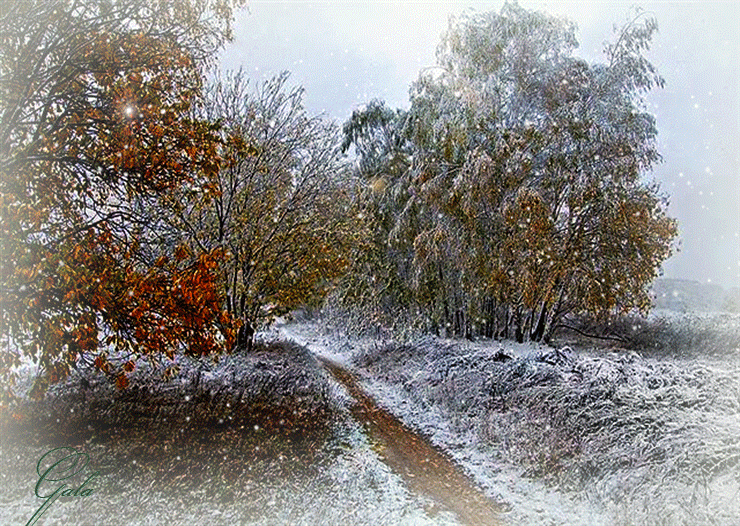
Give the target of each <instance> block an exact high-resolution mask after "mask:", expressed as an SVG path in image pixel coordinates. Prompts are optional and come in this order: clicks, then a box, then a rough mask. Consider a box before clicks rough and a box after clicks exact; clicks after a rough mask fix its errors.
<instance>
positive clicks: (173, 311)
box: [0, 0, 239, 394]
mask: <svg viewBox="0 0 740 526" xmlns="http://www.w3.org/2000/svg"><path fill="white" fill-rule="evenodd" d="M235 3H239V2H226V1H220V0H219V1H214V2H201V1H189V0H180V1H176V2H171V1H167V2H164V1H147V2H139V1H138V0H120V1H111V2H97V1H84V0H83V1H74V0H69V1H62V0H59V1H26V0H22V1H17V0H9V1H8V0H5V1H3V2H2V7H1V8H0V11H1V12H2V16H0V35H1V37H0V170H1V175H2V178H1V179H0V224H1V225H2V226H1V227H0V251H1V252H2V262H0V294H1V295H0V309H1V310H0V334H2V351H0V352H2V371H3V372H4V373H7V372H8V371H9V368H10V367H12V366H14V365H17V364H18V363H20V359H21V356H23V355H25V356H28V357H30V358H32V359H34V360H35V361H37V362H38V363H39V365H40V366H41V368H42V370H43V371H44V374H43V375H42V376H40V377H39V380H38V382H37V385H36V388H35V391H36V392H37V393H38V394H41V393H43V391H44V389H45V387H46V385H48V383H49V382H55V381H58V380H59V379H61V378H63V377H65V376H66V375H67V374H68V372H69V370H70V368H71V367H77V366H79V365H81V364H84V363H91V364H93V365H94V366H96V367H98V368H100V369H101V370H103V371H105V372H107V373H108V374H110V375H111V376H112V377H117V378H118V380H117V383H118V385H119V386H120V387H124V386H125V385H126V378H125V373H126V372H129V371H130V367H131V365H130V363H131V362H130V360H129V359H126V360H123V362H122V364H112V363H111V362H109V361H108V359H107V353H108V352H111V351H124V352H127V353H129V354H130V355H131V356H132V357H133V356H137V355H141V354H151V353H164V354H166V355H169V356H171V355H172V354H173V353H175V352H178V351H187V352H191V353H198V354H201V353H210V352H214V351H217V350H220V349H222V348H223V347H224V345H228V342H230V341H231V340H233V337H234V330H235V328H234V326H233V324H231V323H230V320H229V319H228V316H227V315H225V314H224V313H223V312H222V302H221V297H220V291H219V288H218V285H217V281H216V279H215V274H216V269H217V267H218V263H219V261H220V259H221V258H222V257H223V253H222V252H220V251H218V250H215V251H211V252H208V253H204V254H198V255H195V254H192V253H191V252H188V251H187V250H184V251H183V250H180V251H174V247H172V250H169V251H163V250H162V249H161V246H160V245H157V244H156V243H153V242H152V241H153V240H154V239H156V237H157V234H156V233H155V232H152V230H151V228H150V225H149V223H148V221H147V219H146V214H145V213H144V212H145V211H146V210H150V209H152V208H156V207H158V206H165V205H166V202H167V195H168V194H169V193H170V192H172V191H174V190H175V189H177V188H178V187H179V186H180V185H182V184H198V185H200V187H201V188H202V190H203V191H204V192H209V191H212V186H211V185H210V184H209V181H210V180H211V178H212V176H213V175H214V174H215V173H216V172H217V171H218V169H219V165H220V159H219V156H218V155H217V153H218V152H217V143H218V138H217V136H216V135H215V134H214V126H213V124H212V123H208V122H204V121H198V120H196V119H192V118H190V117H189V109H190V107H191V106H192V104H193V101H194V100H195V98H196V97H197V96H198V95H199V93H200V88H201V79H202V75H203V71H204V69H203V68H204V67H206V66H207V63H208V60H209V57H210V56H212V54H213V52H214V51H215V50H217V49H218V48H219V46H220V45H221V44H222V43H223V42H224V41H225V39H227V38H228V37H229V31H230V28H229V23H230V19H231V9H232V6H233V4H235ZM119 356H120V354H119ZM126 364H129V365H126ZM4 385H5V386H6V387H7V386H8V385H9V384H8V383H7V382H6V383H5V384H4Z"/></svg>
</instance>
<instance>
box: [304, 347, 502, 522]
mask: <svg viewBox="0 0 740 526" xmlns="http://www.w3.org/2000/svg"><path fill="white" fill-rule="evenodd" d="M318 359H319V361H320V362H321V363H322V364H323V365H324V366H325V367H326V368H327V370H328V371H329V372H330V373H331V374H332V376H334V378H336V379H337V381H339V382H340V383H341V384H342V385H344V386H345V387H346V388H347V390H348V391H349V393H350V394H351V395H352V397H353V398H354V400H355V402H356V403H355V404H353V406H352V414H353V416H354V417H355V418H356V419H357V420H358V421H360V422H361V423H362V425H363V426H364V427H365V429H366V431H367V433H368V435H369V438H370V440H371V441H373V442H374V443H375V445H376V446H377V447H378V449H379V453H380V455H381V457H382V459H383V461H384V462H385V463H386V464H387V465H388V466H389V467H390V468H391V469H392V470H393V471H395V472H396V473H397V474H398V475H400V476H401V477H402V478H403V479H404V481H405V482H406V484H407V486H408V488H409V489H410V490H411V491H414V492H417V493H420V494H423V495H426V496H428V497H431V498H432V499H433V500H434V501H435V503H436V504H437V505H438V506H439V508H440V510H448V511H451V512H453V513H455V515H457V517H458V519H459V520H460V521H461V522H462V523H464V524H469V525H476V526H483V525H489V526H493V525H499V524H501V521H500V520H499V519H498V509H497V507H496V505H495V503H493V502H492V501H491V500H490V499H489V498H487V497H486V496H485V495H484V494H483V493H482V491H481V490H480V489H479V488H478V487H476V486H475V485H474V484H473V483H472V482H471V481H470V479H469V478H468V477H467V476H466V475H465V474H464V473H463V472H462V471H461V470H460V468H458V467H457V465H455V464H454V463H453V462H452V460H451V459H450V458H449V457H447V456H446V455H444V454H443V453H441V452H440V451H438V450H437V449H436V448H434V447H433V446H432V445H431V444H430V443H429V442H428V441H427V440H426V439H425V438H424V437H422V436H420V435H419V434H417V433H415V432H414V431H412V430H410V429H409V428H408V427H406V426H405V425H403V424H402V423H401V422H399V421H398V419H396V418H395V417H394V416H393V415H391V414H390V413H389V412H387V411H385V410H384V409H382V408H380V407H378V405H377V404H376V403H375V402H374V401H373V399H372V398H370V397H369V396H368V395H367V394H365V392H364V391H363V390H362V388H361V387H360V386H359V384H358V383H357V381H356V379H355V377H354V376H353V375H352V373H350V372H349V371H347V370H346V369H344V368H343V367H341V366H340V365H338V364H337V363H335V362H332V361H330V360H327V359H325V358H318ZM429 511H430V512H431V514H433V512H434V510H429Z"/></svg>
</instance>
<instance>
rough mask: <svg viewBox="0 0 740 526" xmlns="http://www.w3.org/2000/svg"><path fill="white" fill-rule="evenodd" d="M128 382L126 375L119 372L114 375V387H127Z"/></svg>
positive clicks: (120, 388)
mask: <svg viewBox="0 0 740 526" xmlns="http://www.w3.org/2000/svg"><path fill="white" fill-rule="evenodd" d="M128 384H129V381H128V376H126V375H125V374H119V375H118V376H116V389H119V390H122V389H126V388H127V387H128Z"/></svg>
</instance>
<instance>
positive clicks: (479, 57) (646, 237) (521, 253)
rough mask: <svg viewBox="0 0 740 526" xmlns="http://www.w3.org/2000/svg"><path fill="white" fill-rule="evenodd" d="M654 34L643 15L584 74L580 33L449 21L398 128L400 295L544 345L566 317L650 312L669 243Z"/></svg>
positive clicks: (446, 315) (540, 18)
mask: <svg viewBox="0 0 740 526" xmlns="http://www.w3.org/2000/svg"><path fill="white" fill-rule="evenodd" d="M656 28H657V26H656V23H655V21H654V20H653V19H651V18H649V17H647V16H645V15H644V14H643V13H636V14H635V15H634V17H633V18H632V19H631V20H629V21H628V23H626V24H625V25H624V26H623V27H622V28H621V30H620V31H619V32H618V33H617V35H616V39H615V42H614V43H613V44H608V45H606V46H605V57H606V61H605V62H604V63H598V64H588V63H587V62H585V61H584V60H582V59H580V58H578V57H576V56H574V50H575V49H576V47H577V41H576V37H575V26H574V24H572V23H570V22H568V21H565V20H562V19H559V18H555V17H552V16H549V15H546V14H543V13H538V12H531V11H528V10H525V9H523V8H521V7H519V6H518V5H516V4H510V3H507V4H505V5H504V7H503V8H502V10H501V12H500V13H495V12H490V13H481V14H466V15H463V16H462V17H460V18H457V19H452V20H451V21H450V26H449V28H448V31H447V32H446V34H445V35H444V36H443V39H442V43H441V45H440V46H439V49H438V53H437V66H438V67H437V68H432V69H430V70H428V71H426V72H425V73H422V75H421V76H420V77H419V79H418V80H417V81H416V82H415V83H414V84H413V85H412V87H411V108H410V110H409V111H408V114H407V115H406V116H405V118H404V119H403V124H402V131H401V134H402V135H403V136H404V137H406V139H407V141H408V142H409V144H411V145H412V146H411V150H412V153H411V155H412V159H413V162H412V163H411V164H410V165H409V168H408V173H407V175H406V179H405V180H406V181H407V183H406V184H407V185H408V187H407V189H406V192H407V195H408V198H407V199H406V201H405V202H404V204H403V205H402V206H403V209H405V210H412V209H413V210H417V211H418V213H417V218H416V220H415V221H414V223H413V229H414V230H413V231H412V232H411V233H412V236H413V241H412V246H413V254H414V259H413V267H414V268H413V271H412V272H413V276H414V277H413V280H412V281H411V282H410V284H409V285H410V287H411V289H412V290H413V292H414V293H415V294H416V297H417V300H418V301H419V302H420V304H421V305H422V306H424V308H425V310H426V312H427V314H428V315H429V317H430V318H431V323H432V325H434V326H438V327H439V326H446V327H448V328H450V329H451V330H452V331H453V332H456V333H458V334H471V333H473V332H480V333H485V334H488V335H494V334H499V335H502V336H509V337H516V338H517V339H520V340H522V339H525V338H533V339H541V338H543V337H546V336H547V335H549V334H550V333H551V332H552V330H553V329H554V328H556V327H557V325H558V324H559V323H560V322H561V321H562V319H563V317H564V316H565V315H567V314H568V313H572V312H589V313H593V314H596V315H603V314H607V313H611V312H615V311H620V310H621V311H627V310H631V309H635V308H637V309H642V310H645V309H647V308H648V307H649V304H650V300H649V294H648V288H649V285H650V283H651V282H652V280H653V279H654V278H655V276H656V274H657V272H658V270H659V267H660V264H661V262H662V261H663V260H664V259H665V258H666V257H667V256H668V255H669V254H670V253H671V250H672V242H673V239H674V237H675V235H676V225H675V221H674V220H672V219H670V218H669V217H667V215H666V212H665V208H666V202H665V199H664V197H663V196H661V194H660V192H659V189H658V187H657V186H656V185H655V184H654V183H651V182H649V181H648V177H647V176H648V174H649V172H650V170H651V168H652V167H653V166H654V164H655V163H656V162H658V161H659V160H660V156H659V153H658V152H657V149H656V135H657V128H656V124H655V119H654V117H653V116H652V115H650V114H649V113H648V112H647V111H646V110H645V106H644V103H643V96H644V94H645V93H646V92H648V91H649V90H651V89H652V88H654V87H659V86H662V85H663V79H662V78H661V77H660V76H659V75H658V73H657V72H656V70H655V68H654V67H653V66H652V65H651V64H650V63H649V62H648V61H647V60H646V59H645V57H644V51H645V50H646V49H647V48H648V45H649V43H650V40H651V38H652V35H653V34H654V32H655V31H656ZM399 227H401V225H399ZM401 228H403V227H401Z"/></svg>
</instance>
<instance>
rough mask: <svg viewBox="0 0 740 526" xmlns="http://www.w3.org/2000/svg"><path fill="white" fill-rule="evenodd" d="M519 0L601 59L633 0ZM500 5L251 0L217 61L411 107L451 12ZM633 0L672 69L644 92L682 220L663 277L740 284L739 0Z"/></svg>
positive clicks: (665, 66) (335, 109)
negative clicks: (676, 248)
mask: <svg viewBox="0 0 740 526" xmlns="http://www.w3.org/2000/svg"><path fill="white" fill-rule="evenodd" d="M519 3H520V5H522V6H524V7H527V8H530V9H536V10H540V11H546V12H549V13H552V14H555V15H558V16H563V17H565V18H568V19H570V20H572V21H574V22H576V23H577V24H578V30H579V31H578V39H579V42H580V44H581V45H580V48H579V49H578V50H577V54H578V55H579V56H581V57H583V58H585V59H587V60H588V61H589V62H594V61H602V60H603V55H602V48H603V43H604V42H605V41H611V40H612V35H613V26H614V24H615V23H616V24H620V25H621V23H622V22H623V21H624V20H625V19H626V16H627V14H628V10H629V7H630V5H632V4H634V3H635V2H634V1H632V0H630V1H624V0H613V1H608V2H607V1H589V2H585V1H582V2H578V1H566V2H562V1H561V2H557V1H550V2H543V1H527V0H520V2H519ZM502 4H503V1H502V0H500V1H489V2H483V1H477V2H476V1H467V2H463V1H450V2H430V1H407V2H397V1H396V2H391V1H376V2H370V1H348V0H340V1H334V2H329V1H324V2H311V1H296V0H293V1H272V2H265V1H263V2H260V1H258V0H249V8H248V9H247V10H244V11H243V12H241V13H240V14H239V15H238V17H237V23H236V28H235V39H234V42H232V43H231V44H230V45H229V46H228V47H227V49H226V50H225V51H224V53H223V54H222V60H221V64H222V67H223V68H225V69H233V68H238V67H244V69H245V70H247V71H248V72H249V73H250V75H251V76H252V77H253V78H254V79H255V80H257V79H262V78H266V77H269V76H272V75H275V74H277V73H279V72H280V71H283V70H288V71H290V72H291V82H292V83H293V84H297V85H302V86H304V87H305V89H306V92H305V103H306V107H307V108H308V110H309V111H310V112H312V113H314V114H318V113H324V114H325V115H326V116H327V117H329V118H333V119H337V120H338V121H340V122H341V121H344V120H345V119H346V118H347V117H348V116H349V115H350V114H351V112H352V110H353V109H355V108H357V107H358V106H360V105H362V104H363V103H366V102H368V101H369V100H371V99H373V98H381V99H384V100H385V101H386V102H387V103H388V104H389V105H390V106H392V107H403V108H408V88H409V85H410V84H411V82H412V81H413V80H415V79H416V78H417V76H418V74H419V71H420V69H421V68H423V67H426V66H431V65H433V64H434V62H435V57H434V53H435V49H436V47H437V44H438V43H439V39H440V35H441V34H442V33H443V32H444V30H445V28H446V27H447V21H448V18H449V16H450V15H455V14H459V13H461V12H463V11H464V10H465V9H474V10H476V11H489V10H496V11H498V10H499V9H500V7H501V5H502ZM637 4H638V5H639V6H640V7H642V8H643V9H644V10H646V11H648V12H651V13H652V14H653V15H654V16H655V17H656V18H657V20H658V28H659V34H658V35H657V36H656V38H655V39H654V41H653V47H652V49H651V50H650V52H649V53H648V57H649V58H650V60H651V61H652V62H653V64H655V65H656V66H657V67H658V69H659V71H660V73H661V74H662V75H663V76H664V78H665V80H666V86H665V88H664V89H663V90H659V91H656V92H653V93H652V94H651V95H650V97H649V100H648V102H649V110H650V111H652V112H653V113H655V115H656V116H657V121H658V128H659V142H660V150H661V153H662V155H663V159H664V160H663V163H662V164H660V165H659V166H657V167H656V169H655V172H654V176H655V178H656V179H657V180H658V181H660V183H661V187H662V189H663V190H664V191H666V192H667V193H668V194H670V196H671V205H670V208H669V210H670V213H671V214H672V215H673V216H674V217H677V218H678V220H679V227H680V230H681V250H680V252H679V253H678V254H677V255H675V256H673V257H672V258H671V259H670V260H668V261H667V262H666V264H665V265H664V270H665V277H670V278H684V279H693V280H697V281H701V282H704V283H706V282H712V283H718V284H720V285H723V286H724V287H730V286H734V287H740V107H739V106H738V98H740V72H739V70H738V64H739V63H740V52H739V51H740V2H738V1H737V0H724V1H698V0H697V1H683V2H677V1H663V2H641V3H640V2H637Z"/></svg>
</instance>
